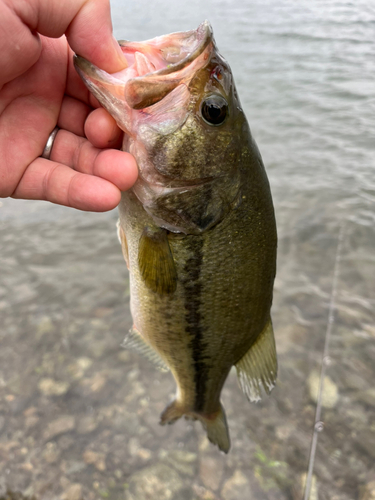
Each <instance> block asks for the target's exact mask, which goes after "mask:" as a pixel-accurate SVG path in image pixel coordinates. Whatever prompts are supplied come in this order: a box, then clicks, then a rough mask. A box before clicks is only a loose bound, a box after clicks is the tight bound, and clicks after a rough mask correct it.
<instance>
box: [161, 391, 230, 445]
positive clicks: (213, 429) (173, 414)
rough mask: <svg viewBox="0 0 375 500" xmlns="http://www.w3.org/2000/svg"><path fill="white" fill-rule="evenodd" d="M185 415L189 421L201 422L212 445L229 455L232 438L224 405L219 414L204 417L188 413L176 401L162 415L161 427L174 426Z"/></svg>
mask: <svg viewBox="0 0 375 500" xmlns="http://www.w3.org/2000/svg"><path fill="white" fill-rule="evenodd" d="M183 415H185V417H186V418H187V419H193V420H197V419H198V420H200V421H201V423H202V425H203V428H204V429H205V431H206V432H207V437H208V439H209V440H210V441H211V443H213V444H216V445H217V446H218V447H219V448H220V450H221V451H224V453H228V451H229V449H230V437H229V430H228V424H227V418H226V416H225V411H224V408H223V407H222V405H220V410H219V411H218V412H216V413H214V414H212V415H202V414H199V413H195V412H189V411H186V409H185V408H183V407H182V406H181V405H180V404H179V403H178V402H177V401H176V400H174V401H172V403H171V404H170V405H168V406H167V407H166V409H165V410H164V411H163V413H162V414H161V417H160V423H161V425H165V424H173V423H174V422H175V421H176V420H178V419H179V418H180V417H182V416H183Z"/></svg>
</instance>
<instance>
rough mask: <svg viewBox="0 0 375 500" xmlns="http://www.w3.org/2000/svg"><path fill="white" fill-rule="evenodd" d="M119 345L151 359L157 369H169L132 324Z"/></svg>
mask: <svg viewBox="0 0 375 500" xmlns="http://www.w3.org/2000/svg"><path fill="white" fill-rule="evenodd" d="M121 347H124V348H125V349H129V350H131V351H135V352H136V353H138V354H141V355H142V356H144V357H145V358H147V359H148V360H149V361H151V362H152V363H153V364H154V365H155V367H156V368H158V370H160V371H162V372H167V371H169V368H168V366H167V365H166V363H165V362H164V361H163V360H162V358H161V357H160V356H159V354H158V353H157V352H156V351H155V350H154V349H153V348H152V347H151V346H149V345H148V344H147V343H146V341H145V340H144V339H143V337H142V335H141V333H140V332H139V331H138V330H137V329H136V328H135V327H134V326H133V328H131V330H130V331H129V333H128V334H127V336H126V337H125V339H124V341H123V343H122V344H121Z"/></svg>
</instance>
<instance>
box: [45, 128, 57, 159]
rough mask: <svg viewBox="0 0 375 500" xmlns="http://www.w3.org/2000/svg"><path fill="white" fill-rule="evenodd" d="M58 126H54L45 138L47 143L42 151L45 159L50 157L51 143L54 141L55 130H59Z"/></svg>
mask: <svg viewBox="0 0 375 500" xmlns="http://www.w3.org/2000/svg"><path fill="white" fill-rule="evenodd" d="M59 130H60V129H59V127H55V128H54V129H53V130H52V132H51V133H50V135H49V137H48V139H47V144H46V146H45V148H44V149H43V153H42V155H41V156H42V158H45V159H46V160H49V159H50V157H51V151H52V148H53V143H54V142H55V139H56V135H57V132H58V131H59Z"/></svg>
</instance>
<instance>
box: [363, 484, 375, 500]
mask: <svg viewBox="0 0 375 500" xmlns="http://www.w3.org/2000/svg"><path fill="white" fill-rule="evenodd" d="M359 500H375V481H370V482H369V483H367V484H365V485H364V486H362V487H361V488H360V490H359Z"/></svg>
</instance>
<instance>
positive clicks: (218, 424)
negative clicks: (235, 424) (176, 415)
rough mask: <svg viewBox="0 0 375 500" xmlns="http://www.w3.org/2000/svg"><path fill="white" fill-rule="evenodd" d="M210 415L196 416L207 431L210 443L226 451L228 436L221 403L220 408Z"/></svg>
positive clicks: (228, 447)
mask: <svg viewBox="0 0 375 500" xmlns="http://www.w3.org/2000/svg"><path fill="white" fill-rule="evenodd" d="M212 417H213V418H211V416H210V417H208V418H207V417H203V416H199V417H198V418H199V420H200V421H201V422H202V425H203V427H204V429H205V430H206V431H207V437H208V439H209V440H210V441H211V443H213V444H216V445H217V446H218V447H219V448H220V450H221V451H223V452H224V453H228V451H229V449H230V437H229V430H228V424H227V417H226V415H225V411H224V408H223V407H222V405H220V410H219V411H218V412H217V413H215V414H214V415H212Z"/></svg>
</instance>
